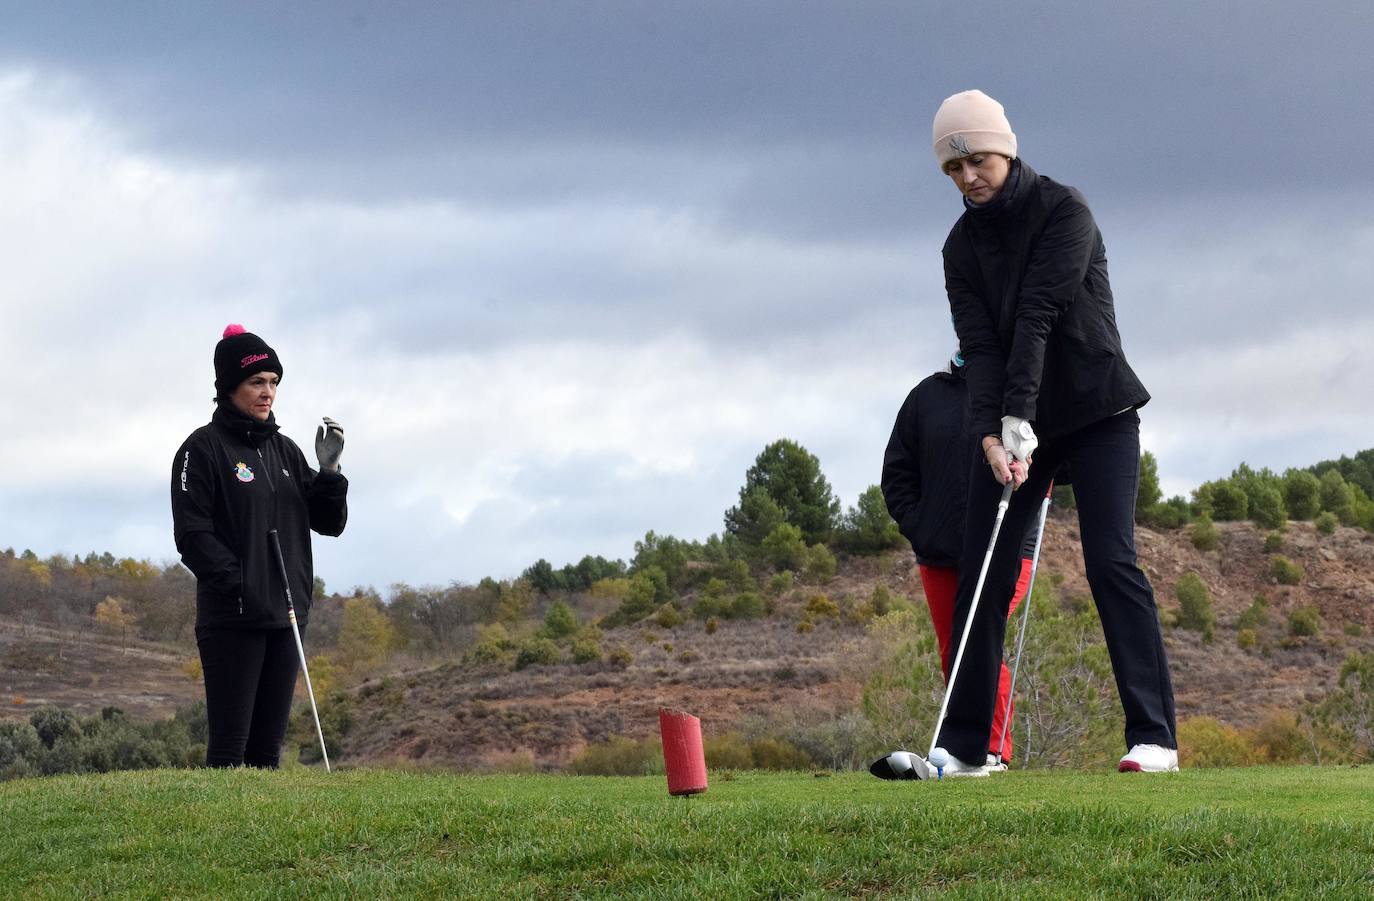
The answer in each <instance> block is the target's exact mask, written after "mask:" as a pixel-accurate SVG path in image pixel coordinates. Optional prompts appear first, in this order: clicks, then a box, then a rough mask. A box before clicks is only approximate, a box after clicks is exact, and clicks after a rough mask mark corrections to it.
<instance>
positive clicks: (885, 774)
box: [868, 482, 1013, 779]
mask: <svg viewBox="0 0 1374 901" xmlns="http://www.w3.org/2000/svg"><path fill="white" fill-rule="evenodd" d="M1012 488H1013V483H1012V482H1007V484H1006V485H1005V486H1004V487H1003V488H1002V497H1001V499H999V500H998V501H997V519H996V520H995V521H994V522H993V524H992V537H991V538H989V539H988V550H987V553H985V554H984V555H983V568H982V569H981V570H980V571H979V573H978V584H977V585H976V586H975V587H974V589H973V604H972V606H970V608H969V612H968V619H966V620H965V621H964V634H963V635H962V636H961V637H960V638H959V650H958V652H957V653H956V654H955V655H954V665H953V666H952V667H950V673H949V682H948V683H947V684H946V685H945V696H944V699H943V700H942V701H941V702H940V715H939V716H938V717H936V719H935V732H934V734H933V735H932V736H931V738H930V753H929V754H927V755H926V756H925V757H922V756H921V755H919V754H914V753H912V752H910V751H907V750H905V749H903V750H900V751H893V752H892V753H891V754H888V755H887V756H886V757H880V758H878V759H877V760H875V761H873V763H872V765H870V766H869V768H868V771H869V772H870V773H872V774H873V775H875V776H877V777H878V778H880V779H927V778H930V777H931V776H935V777H937V778H942V777H943V776H944V772H943V770H944V762H941V763H940V765H939V766H936V765H935V764H933V763H932V762H931V761H930V755H931V754H934V753H935V745H936V742H938V741H939V740H940V727H941V726H942V725H944V722H945V713H946V712H948V710H949V699H950V695H951V693H952V692H953V691H954V678H955V677H956V676H957V675H958V674H959V664H960V662H961V661H962V660H963V658H964V645H966V644H967V643H968V636H969V632H970V631H971V628H972V626H973V616H974V614H975V613H977V612H978V600H979V598H980V597H981V596H982V594H983V582H984V581H986V580H987V575H988V566H989V565H991V563H992V552H993V549H994V548H996V547H997V535H998V533H999V532H1001V531H1002V520H1003V519H1004V518H1006V515H1007V507H1008V506H1009V505H1010V504H1011V492H1012Z"/></svg>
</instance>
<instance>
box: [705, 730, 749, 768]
mask: <svg viewBox="0 0 1374 901" xmlns="http://www.w3.org/2000/svg"><path fill="white" fill-rule="evenodd" d="M702 744H703V745H704V746H705V750H706V766H707V767H708V768H709V769H713V770H752V769H753V768H754V752H753V750H752V749H750V747H749V742H748V740H746V739H745V738H744V736H742V735H740V734H739V733H738V732H728V733H726V734H725V735H715V736H710V737H708V738H707V739H706V740H705V741H704V742H703V743H702Z"/></svg>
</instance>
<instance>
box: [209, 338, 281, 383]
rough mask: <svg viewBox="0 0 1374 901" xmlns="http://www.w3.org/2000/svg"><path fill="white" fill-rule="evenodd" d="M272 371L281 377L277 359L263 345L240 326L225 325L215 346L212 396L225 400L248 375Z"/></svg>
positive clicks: (275, 353) (279, 361)
mask: <svg viewBox="0 0 1374 901" xmlns="http://www.w3.org/2000/svg"><path fill="white" fill-rule="evenodd" d="M259 372H275V373H276V374H277V378H281V375H282V371H281V360H279V359H278V358H277V352H276V351H275V350H273V349H272V348H270V347H268V346H267V342H266V341H264V340H262V339H261V338H259V337H258V336H257V335H255V334H253V333H252V332H248V331H244V329H243V326H241V325H229V326H227V327H225V329H224V337H223V338H221V339H220V342H219V343H218V344H216V345H215V394H216V395H217V396H219V397H228V396H229V395H231V394H233V393H234V390H235V389H236V388H238V386H239V385H240V384H241V383H242V382H243V380H244V379H246V378H248V377H249V376H250V375H255V374H257V373H259Z"/></svg>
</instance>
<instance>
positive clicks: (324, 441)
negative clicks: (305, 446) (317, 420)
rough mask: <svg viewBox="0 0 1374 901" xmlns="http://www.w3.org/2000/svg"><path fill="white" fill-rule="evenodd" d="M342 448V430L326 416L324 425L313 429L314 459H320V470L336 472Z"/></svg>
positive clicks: (341, 427)
mask: <svg viewBox="0 0 1374 901" xmlns="http://www.w3.org/2000/svg"><path fill="white" fill-rule="evenodd" d="M343 449H344V430H343V426H341V425H339V424H338V423H337V422H335V421H334V420H332V419H330V418H329V417H328V416H326V417H324V425H322V426H320V427H318V428H317V429H315V459H317V460H319V461H320V471H321V472H338V471H339V456H340V455H341V454H343Z"/></svg>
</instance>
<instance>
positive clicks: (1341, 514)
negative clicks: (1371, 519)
mask: <svg viewBox="0 0 1374 901" xmlns="http://www.w3.org/2000/svg"><path fill="white" fill-rule="evenodd" d="M1321 499H1322V509H1323V510H1325V511H1327V512H1329V513H1334V514H1335V515H1336V516H1337V517H1338V518H1339V519H1340V520H1341V522H1345V521H1346V517H1348V516H1349V515H1350V513H1351V511H1352V510H1353V508H1354V506H1355V492H1354V491H1353V490H1352V489H1351V486H1350V484H1349V483H1348V482H1346V480H1345V478H1344V477H1343V476H1342V475H1341V474H1340V472H1338V471H1337V470H1335V469H1328V470H1327V471H1326V472H1324V473H1322V476H1321Z"/></svg>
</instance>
